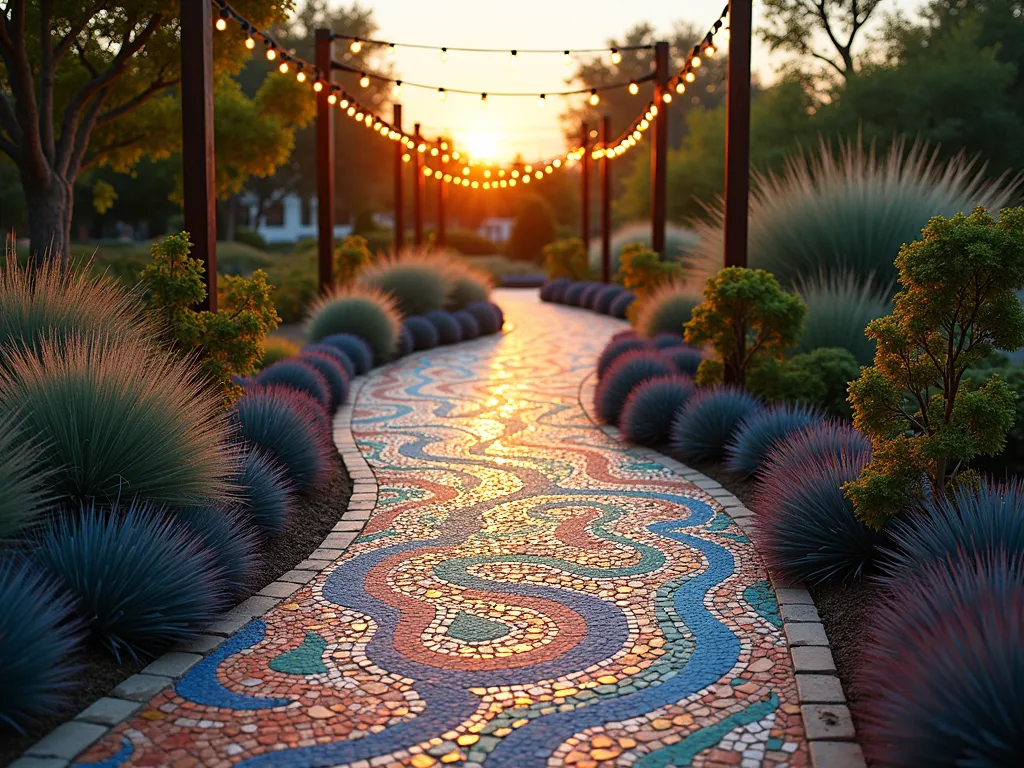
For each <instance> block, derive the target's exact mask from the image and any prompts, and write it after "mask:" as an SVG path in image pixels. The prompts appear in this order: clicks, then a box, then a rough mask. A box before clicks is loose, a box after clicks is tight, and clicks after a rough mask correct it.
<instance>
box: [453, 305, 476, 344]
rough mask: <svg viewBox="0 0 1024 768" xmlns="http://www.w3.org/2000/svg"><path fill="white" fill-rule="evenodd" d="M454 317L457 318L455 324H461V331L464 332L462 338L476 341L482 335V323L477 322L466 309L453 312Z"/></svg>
mask: <svg viewBox="0 0 1024 768" xmlns="http://www.w3.org/2000/svg"><path fill="white" fill-rule="evenodd" d="M452 317H454V318H455V322H457V323H458V324H459V329H460V330H461V331H462V338H463V339H465V340H466V341H469V340H470V339H475V338H476V337H477V336H479V335H480V323H478V322H477V321H476V318H475V317H473V315H471V314H470V313H469V312H467V311H466V310H464V309H460V310H457V311H456V312H452Z"/></svg>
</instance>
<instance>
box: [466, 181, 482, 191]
mask: <svg viewBox="0 0 1024 768" xmlns="http://www.w3.org/2000/svg"><path fill="white" fill-rule="evenodd" d="M469 186H470V187H472V188H473V189H479V188H480V182H479V181H473V182H471V183H470V185H469Z"/></svg>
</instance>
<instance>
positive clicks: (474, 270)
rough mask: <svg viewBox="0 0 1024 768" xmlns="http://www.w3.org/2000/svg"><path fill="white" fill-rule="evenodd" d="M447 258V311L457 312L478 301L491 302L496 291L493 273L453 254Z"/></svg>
mask: <svg viewBox="0 0 1024 768" xmlns="http://www.w3.org/2000/svg"><path fill="white" fill-rule="evenodd" d="M445 257H446V258H447V264H448V266H447V276H448V284H449V285H448V300H447V301H446V302H445V309H448V310H451V311H455V310H459V309H464V308H465V307H467V306H469V305H470V304H473V303H474V302H478V301H490V298H491V291H492V290H494V278H493V277H492V276H491V273H490V272H488V271H487V270H485V269H481V268H480V267H478V266H476V265H475V264H471V263H469V262H468V261H466V260H465V259H463V258H461V257H459V256H455V255H453V254H445Z"/></svg>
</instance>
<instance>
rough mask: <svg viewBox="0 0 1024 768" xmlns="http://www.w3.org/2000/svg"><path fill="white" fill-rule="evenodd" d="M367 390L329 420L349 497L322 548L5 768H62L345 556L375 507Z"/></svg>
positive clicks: (359, 381) (353, 393)
mask: <svg viewBox="0 0 1024 768" xmlns="http://www.w3.org/2000/svg"><path fill="white" fill-rule="evenodd" d="M365 382H366V377H365V376H360V377H358V378H356V379H354V380H353V381H352V388H351V390H350V391H349V398H348V402H347V403H345V404H344V405H342V406H341V407H340V408H338V411H337V413H335V415H334V445H335V447H336V448H337V450H338V454H339V455H340V456H341V459H342V461H343V462H345V469H346V470H347V471H348V474H349V477H351V478H352V496H351V498H350V499H349V504H348V508H347V509H346V510H345V512H344V513H343V514H342V516H341V520H339V521H338V523H337V524H336V525H335V526H334V528H333V529H332V530H331V532H330V533H328V534H327V538H325V539H324V541H323V543H322V544H321V545H320V547H319V548H317V549H316V550H314V551H313V552H312V553H311V554H310V555H309V557H307V558H306V559H305V560H303V561H302V562H301V563H298V564H297V565H296V566H295V568H293V569H292V570H290V571H288V572H287V573H285V574H284V575H282V576H281V577H280V578H279V579H278V580H277V581H274V582H271V583H270V584H268V585H267V586H265V587H263V589H261V590H260V591H259V592H257V593H255V594H254V595H252V596H251V597H248V598H246V599H245V600H243V601H242V602H241V603H239V604H238V605H236V606H235V607H234V608H232V609H231V610H230V611H228V612H227V613H225V614H224V615H223V616H222V617H221V618H219V619H218V620H217V621H215V622H213V623H212V624H210V625H209V626H208V627H207V628H206V629H205V630H204V631H203V632H202V634H200V635H198V636H197V637H195V638H193V639H192V640H190V641H189V642H187V643H184V644H182V645H180V646H178V647H176V648H175V649H173V650H171V651H168V652H167V653H165V654H164V655H163V656H160V657H159V658H157V659H156V660H154V661H153V662H152V663H151V664H149V666H147V667H146V668H145V669H143V670H142V671H141V672H139V673H138V674H136V675H132V676H131V677H129V678H128V679H126V680H124V681H122V682H121V683H120V684H119V685H118V686H117V687H116V688H114V690H112V691H111V692H110V694H109V695H107V696H105V697H103V698H101V699H98V700H96V701H94V702H93V703H92V704H90V705H89V706H88V707H86V708H85V709H84V710H82V711H81V712H79V713H78V714H77V715H76V716H75V718H74V719H72V720H69V721H68V722H66V723H64V724H62V725H59V726H57V727H56V728H54V729H53V730H52V731H50V733H48V734H47V735H46V736H44V737H43V738H42V739H40V740H39V741H37V742H36V743H35V744H33V745H32V746H31V747H29V748H28V749H26V750H25V752H24V754H23V756H22V757H20V758H18V759H17V760H15V761H14V762H13V763H11V765H10V768H66V767H67V766H68V765H69V764H70V762H71V761H72V760H74V759H75V758H76V757H77V756H78V755H80V754H81V753H82V752H84V751H85V750H86V749H88V748H89V747H90V746H92V745H93V744H94V743H95V742H97V741H99V740H100V739H101V738H103V737H104V736H106V735H107V733H108V732H109V731H110V730H112V729H113V728H114V727H115V726H117V725H119V724H120V723H121V722H122V721H124V720H127V719H128V718H130V717H131V716H132V715H134V714H135V713H136V712H137V711H138V710H139V709H140V708H141V707H142V705H143V704H145V703H146V702H147V701H149V700H150V699H152V698H153V697H154V696H156V695H157V694H158V693H159V692H160V691H162V690H163V689H164V688H166V687H167V686H169V685H172V684H173V683H174V682H175V681H176V680H177V679H179V678H180V677H181V676H182V675H184V674H185V673H186V672H188V670H189V669H191V668H192V667H193V666H194V665H195V664H197V663H198V662H199V661H201V660H202V659H203V657H205V656H206V655H207V654H209V653H211V652H213V651H214V650H216V649H217V647H218V646H220V644H221V643H223V642H224V641H225V640H227V639H228V638H229V637H231V636H232V635H233V634H234V633H235V632H237V631H238V630H240V629H241V628H242V627H244V626H245V625H246V624H248V623H249V622H250V621H252V620H253V619H255V618H258V617H260V616H262V615H263V614H265V613H267V612H268V611H269V610H270V609H271V608H273V607H274V606H276V605H277V604H278V603H279V602H281V601H282V600H284V599H285V598H287V597H290V596H291V595H292V594H294V593H295V592H296V591H297V590H298V589H299V588H300V587H302V586H305V585H306V584H308V583H309V582H310V581H312V580H313V579H315V578H316V577H317V576H319V575H320V573H321V571H323V570H324V569H325V568H327V567H328V566H329V565H331V564H332V563H333V562H334V561H335V560H337V558H338V557H339V556H340V555H342V554H343V553H344V552H345V549H346V548H347V547H348V545H349V544H351V543H352V542H353V541H354V540H355V539H356V537H357V536H358V535H359V532H360V531H362V529H363V526H365V525H366V522H367V520H368V519H369V517H370V513H371V512H372V511H373V509H374V507H375V506H376V504H377V479H376V477H375V476H374V474H373V470H372V469H370V465H369V464H368V463H367V462H366V459H365V458H363V454H362V452H361V451H360V450H359V447H358V446H357V445H356V441H355V438H354V437H353V436H352V409H353V406H354V404H355V402H356V399H357V397H358V395H359V391H360V390H361V389H362V386H363V384H365Z"/></svg>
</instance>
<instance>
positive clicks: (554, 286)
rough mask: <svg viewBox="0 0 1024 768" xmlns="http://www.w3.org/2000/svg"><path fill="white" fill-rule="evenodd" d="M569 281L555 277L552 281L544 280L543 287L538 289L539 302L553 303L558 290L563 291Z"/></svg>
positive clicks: (565, 278)
mask: <svg viewBox="0 0 1024 768" xmlns="http://www.w3.org/2000/svg"><path fill="white" fill-rule="evenodd" d="M570 282H571V281H570V280H569V278H567V277H556V278H555V279H554V280H545V281H544V285H542V286H541V287H540V300H541V301H554V300H555V299H554V296H555V294H556V293H558V292H559V291H560V290H565V287H566V286H567V285H569V283H570Z"/></svg>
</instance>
